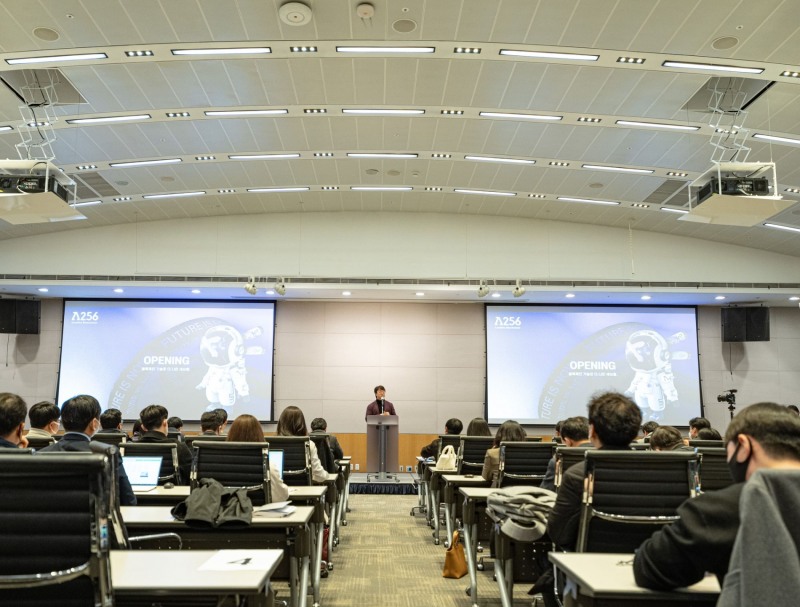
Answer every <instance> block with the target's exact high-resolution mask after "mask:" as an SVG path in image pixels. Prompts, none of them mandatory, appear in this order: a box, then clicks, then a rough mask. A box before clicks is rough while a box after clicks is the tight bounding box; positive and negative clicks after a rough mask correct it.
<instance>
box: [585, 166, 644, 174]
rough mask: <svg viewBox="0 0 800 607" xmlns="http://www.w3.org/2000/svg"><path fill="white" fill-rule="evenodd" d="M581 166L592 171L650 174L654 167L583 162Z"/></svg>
mask: <svg viewBox="0 0 800 607" xmlns="http://www.w3.org/2000/svg"><path fill="white" fill-rule="evenodd" d="M581 166H582V167H583V168H584V169H590V170H592V171H614V172H617V173H637V174H640V175H649V174H650V173H652V172H653V170H652V169H631V168H628V167H617V166H610V165H605V164H582V165H581Z"/></svg>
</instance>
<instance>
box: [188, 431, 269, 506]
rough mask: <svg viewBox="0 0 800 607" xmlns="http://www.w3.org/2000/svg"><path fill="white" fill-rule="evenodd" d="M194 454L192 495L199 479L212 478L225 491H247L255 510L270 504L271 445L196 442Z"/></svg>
mask: <svg viewBox="0 0 800 607" xmlns="http://www.w3.org/2000/svg"><path fill="white" fill-rule="evenodd" d="M192 454H193V457H192V473H191V477H190V479H189V484H190V486H191V488H192V491H194V490H195V489H196V488H197V487H198V486H199V484H200V479H203V478H213V479H215V480H217V481H219V482H220V483H221V484H222V485H224V486H226V487H240V488H244V489H246V490H247V495H248V496H249V497H250V499H251V501H252V502H253V505H254V506H263V505H264V504H267V503H269V502H270V501H271V495H272V494H271V492H270V479H269V443H247V442H238V441H233V442H228V441H204V440H195V441H194V442H193V443H192Z"/></svg>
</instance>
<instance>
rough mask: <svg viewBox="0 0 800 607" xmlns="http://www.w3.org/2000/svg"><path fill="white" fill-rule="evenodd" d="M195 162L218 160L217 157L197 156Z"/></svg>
mask: <svg viewBox="0 0 800 607" xmlns="http://www.w3.org/2000/svg"><path fill="white" fill-rule="evenodd" d="M194 159H195V160H200V161H206V160H216V159H217V157H216V156H195V157H194Z"/></svg>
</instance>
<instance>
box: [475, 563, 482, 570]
mask: <svg viewBox="0 0 800 607" xmlns="http://www.w3.org/2000/svg"><path fill="white" fill-rule="evenodd" d="M475 567H476V569H477V570H478V571H483V569H484V565H483V563H478V564H477V565H475Z"/></svg>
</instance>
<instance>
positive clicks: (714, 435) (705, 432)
mask: <svg viewBox="0 0 800 607" xmlns="http://www.w3.org/2000/svg"><path fill="white" fill-rule="evenodd" d="M697 438H698V440H722V435H721V434H720V433H719V430H716V429H715V428H700V429H699V430H698V431H697Z"/></svg>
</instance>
